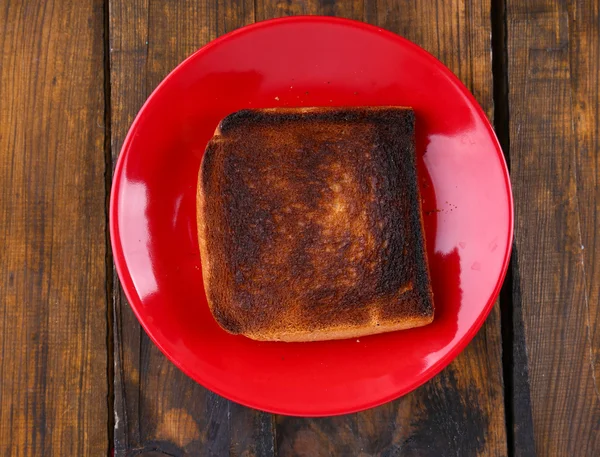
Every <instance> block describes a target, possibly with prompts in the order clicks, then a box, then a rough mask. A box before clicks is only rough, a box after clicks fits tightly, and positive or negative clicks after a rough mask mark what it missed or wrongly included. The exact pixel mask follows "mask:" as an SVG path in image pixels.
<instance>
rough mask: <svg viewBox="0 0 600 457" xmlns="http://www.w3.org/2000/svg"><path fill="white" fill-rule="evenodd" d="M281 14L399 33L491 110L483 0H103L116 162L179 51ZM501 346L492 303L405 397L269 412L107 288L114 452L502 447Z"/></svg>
mask: <svg viewBox="0 0 600 457" xmlns="http://www.w3.org/2000/svg"><path fill="white" fill-rule="evenodd" d="M289 14H335V15H340V16H344V17H349V18H354V19H359V20H366V21H368V22H371V23H375V24H379V25H381V26H382V27H385V28H388V29H390V30H393V31H395V32H398V33H400V34H402V35H404V36H406V37H408V38H409V39H412V40H413V41H415V42H416V43H418V44H420V45H422V46H424V47H425V48H426V49H428V50H429V51H430V52H432V53H433V54H434V55H436V56H438V57H439V58H440V59H441V60H442V61H443V62H444V63H446V64H447V65H448V66H450V68H451V69H453V70H454V72H455V73H457V74H458V76H459V77H460V78H461V79H462V80H463V81H464V82H465V84H466V85H467V86H468V87H469V88H470V89H471V90H472V91H473V92H474V94H475V95H476V97H477V98H478V100H479V101H480V103H481V104H482V106H483V107H484V109H485V110H486V112H487V113H488V115H491V113H492V106H493V103H492V72H491V54H490V52H491V51H490V46H491V43H490V16H489V14H490V4H489V2H485V1H483V2H466V1H458V0H455V1H452V2H435V1H432V0H424V1H420V2H414V3H411V4H410V5H409V4H408V3H406V2H400V1H391V2H384V1H378V2H364V3H363V2H362V1H353V2H346V1H344V2H342V1H339V2H336V1H333V2H332V1H327V2H325V1H323V2H317V1H302V2H301V1H287V2H276V1H265V0H258V1H256V2H252V1H244V2H233V1H219V2H218V4H216V3H215V2H214V1H208V0H206V1H189V0H188V1H183V2H154V1H150V0H145V1H140V0H138V1H136V2H129V1H124V0H111V1H110V47H111V53H110V62H111V100H112V116H111V119H112V143H111V144H112V151H113V159H116V157H117V155H118V151H119V150H120V148H121V145H122V141H123V139H124V137H125V134H126V132H127V129H128V128H129V126H130V124H131V122H132V121H133V118H134V116H135V113H136V112H137V111H138V109H139V108H140V106H141V105H142V103H143V101H144V100H145V98H146V97H147V96H148V95H149V93H150V92H151V91H152V89H153V88H154V87H155V86H156V85H157V84H158V83H159V82H160V80H161V79H162V78H163V77H164V76H165V75H166V74H167V73H168V72H169V71H170V70H171V69H172V68H173V67H174V66H175V65H176V64H177V63H179V62H180V61H181V60H182V59H183V58H185V57H186V56H187V55H189V54H190V53H191V52H193V51H194V50H195V49H197V48H198V47H200V46H202V45H203V44H205V43H207V42H208V41H210V40H211V39H213V38H215V37H216V36H218V35H220V34H222V33H224V32H227V31H230V30H233V29H234V28H237V27H239V26H242V25H245V24H247V23H251V22H253V21H255V20H262V19H267V18H271V17H278V16H283V15H289ZM500 354H501V341H500V329H499V313H498V309H497V308H495V309H494V311H493V312H492V315H491V316H490V318H489V319H488V321H487V323H486V324H485V326H484V328H483V330H482V331H481V332H480V333H479V335H478V336H477V337H476V338H475V340H474V341H473V343H472V344H471V345H470V346H469V347H468V348H467V350H466V351H465V352H464V353H463V354H462V355H461V356H460V357H459V358H458V359H457V360H456V361H455V362H454V363H453V364H452V365H451V366H450V367H448V368H447V369H446V370H445V371H444V372H443V373H442V374H441V375H440V376H438V377H437V378H436V379H435V380H433V381H431V382H430V383H428V384H427V385H425V386H424V387H422V388H420V389H418V390H417V391H416V392H414V393H413V394H411V395H408V396H406V397H405V398H403V399H400V400H398V401H395V402H392V403H389V404H387V405H384V406H381V407H379V408H376V409H373V410H370V411H367V412H364V413H359V414H353V415H348V416H342V417H337V418H326V419H299V418H290V417H283V416H270V415H267V414H263V413H259V412H255V411H253V410H250V409H247V408H244V407H242V406H239V405H236V404H234V403H231V402H229V401H227V400H224V399H222V398H220V397H218V396H216V395H214V394H212V393H210V392H207V391H206V390H205V389H203V388H202V387H200V386H198V385H196V384H195V383H194V382H193V381H191V380H189V379H188V378H187V377H185V376H184V375H183V374H181V373H180V372H179V371H178V370H177V369H176V368H174V367H173V366H172V365H171V363H170V362H168V361H167V360H166V359H165V358H164V356H163V355H162V354H161V353H160V352H159V351H158V349H156V347H155V346H154V345H153V344H152V343H151V342H150V341H149V340H148V338H147V337H146V336H145V334H144V333H143V331H141V329H140V327H139V325H138V324H137V321H136V320H135V317H134V316H133V313H132V312H131V310H130V308H129V305H128V304H127V303H126V301H125V298H124V296H123V295H122V293H121V292H120V291H119V290H118V288H117V287H115V359H116V360H115V362H116V373H115V414H116V417H117V425H116V430H115V442H116V455H117V456H122V455H128V453H131V452H133V451H134V450H138V451H139V450H141V449H145V450H146V451H150V450H153V452H160V451H161V450H162V451H163V452H165V453H169V454H171V455H193V456H195V455H228V454H229V455H261V456H262V455H281V456H287V455H306V456H319V455H403V456H414V455H419V456H445V455H461V456H471V455H473V456H475V455H486V456H504V455H506V441H505V428H504V403H503V392H502V370H501V360H500V359H501V355H500ZM361 453H362V454H361Z"/></svg>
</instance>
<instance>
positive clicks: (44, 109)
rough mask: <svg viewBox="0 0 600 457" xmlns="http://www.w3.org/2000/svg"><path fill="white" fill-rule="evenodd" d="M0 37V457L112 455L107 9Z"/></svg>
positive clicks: (55, 18)
mask: <svg viewBox="0 0 600 457" xmlns="http://www.w3.org/2000/svg"><path fill="white" fill-rule="evenodd" d="M0 30H1V31H2V33H1V34H0V192H1V196H0V240H1V241H0V246H1V247H2V248H1V249H0V278H1V279H0V284H1V286H0V362H1V363H0V455H3V456H48V455H65V456H67V455H68V456H75V455H77V456H102V455H107V453H108V451H109V446H110V444H109V440H108V420H109V418H108V403H107V393H108V382H107V377H106V372H107V345H106V328H107V315H106V313H107V297H106V290H105V286H106V242H105V228H106V216H105V198H106V189H105V180H104V172H105V156H104V131H105V127H104V94H103V88H104V79H103V46H102V37H103V3H102V1H100V0H82V1H51V0H48V1H46V2H8V1H0ZM74 36H76V37H77V39H73V37H74Z"/></svg>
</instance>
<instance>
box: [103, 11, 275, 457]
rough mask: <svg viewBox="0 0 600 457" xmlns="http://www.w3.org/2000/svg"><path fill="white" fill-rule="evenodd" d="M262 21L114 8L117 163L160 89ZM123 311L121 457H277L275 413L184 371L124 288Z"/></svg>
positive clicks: (118, 403)
mask: <svg viewBox="0 0 600 457" xmlns="http://www.w3.org/2000/svg"><path fill="white" fill-rule="evenodd" d="M253 20H254V4H253V2H252V1H244V2H235V1H233V0H219V1H218V2H216V1H214V0H211V1H191V0H186V1H181V2H153V1H149V0H138V1H135V2H131V1H128V0H111V1H110V47H111V51H110V62H111V101H112V113H111V121H112V124H111V133H112V141H111V149H112V155H113V163H116V159H117V157H118V153H119V151H120V149H121V145H122V143H123V140H124V138H125V135H126V133H127V130H128V129H129V126H130V125H131V123H132V121H133V119H134V117H135V115H136V113H137V111H138V110H139V108H140V107H141V106H142V104H143V102H144V100H145V99H146V98H147V97H148V95H150V93H151V92H152V90H153V89H154V88H155V87H156V86H157V85H158V83H159V82H160V81H161V80H162V79H163V78H164V77H165V76H166V75H167V74H168V73H169V72H170V71H171V70H172V69H173V68H174V67H175V66H176V65H177V64H178V63H179V62H180V61H182V60H183V59H184V58H186V57H187V56H188V55H190V54H191V53H192V52H194V51H195V50H196V49H198V48H200V47H201V46H203V45H204V44H206V43H208V42H209V41H210V40H212V39H214V38H216V37H217V36H218V35H220V34H223V33H225V32H227V31H230V30H233V29H235V28H238V27H240V26H242V25H245V24H248V23H251V22H252V21H253ZM115 284H118V278H116V275H115ZM114 308H115V326H114V329H115V330H114V346H115V367H116V368H115V421H116V424H115V456H117V457H118V456H125V455H132V453H136V454H135V455H137V454H138V453H139V454H142V455H177V456H179V455H190V456H196V455H215V456H221V455H260V456H268V455H272V453H273V446H274V445H273V434H272V426H271V417H270V415H268V414H265V413H261V412H258V411H255V410H252V409H249V408H245V407H243V406H240V405H238V404H235V403H232V402H230V401H228V400H225V399H223V398H221V397H219V396H218V395H216V394H213V393H212V392H209V391H207V390H206V389H204V388H203V387H201V386H199V385H198V384H196V383H195V382H194V381H192V380H191V379H189V378H188V377H186V376H185V375H184V374H182V373H181V372H180V371H179V370H178V369H177V368H175V367H174V366H173V365H172V364H171V363H170V362H169V361H168V360H167V359H166V358H165V357H164V356H163V354H162V353H161V352H160V351H159V350H158V349H157V348H156V346H154V344H152V342H150V340H149V339H148V337H147V336H146V334H145V333H144V332H143V331H142V329H141V328H140V326H139V324H138V322H137V320H136V318H135V316H134V315H133V312H132V311H131V309H130V307H129V305H128V304H127V301H126V299H125V297H124V295H123V293H122V291H121V290H120V289H119V287H115V294H114Z"/></svg>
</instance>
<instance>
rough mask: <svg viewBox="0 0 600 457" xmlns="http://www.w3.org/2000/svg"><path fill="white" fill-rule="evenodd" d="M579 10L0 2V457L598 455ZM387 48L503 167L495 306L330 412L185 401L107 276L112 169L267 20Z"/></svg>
mask: <svg viewBox="0 0 600 457" xmlns="http://www.w3.org/2000/svg"><path fill="white" fill-rule="evenodd" d="M598 10H599V7H598V0H578V1H574V0H572V1H561V2H558V3H556V2H553V1H550V0H528V1H517V0H508V1H504V0H498V1H496V0H494V1H491V2H490V0H487V1H486V0H447V1H446V0H444V1H439V0H411V1H408V0H377V1H367V0H354V1H335V0H328V1H326V0H323V1H317V0H304V1H299V0H287V1H276V0H243V1H242V0H240V1H233V0H181V1H174V0H171V1H167V0H161V1H159V0H77V1H75V0H47V1H42V0H38V1H37V2H36V1H33V0H31V1H18V0H14V1H10V0H0V192H1V197H0V240H1V242H0V329H1V333H0V360H1V362H0V455H1V456H49V455H56V456H106V455H111V452H112V450H113V449H114V453H115V455H116V456H148V457H149V456H226V455H232V456H246V457H248V456H292V455H297V456H363V457H365V456H371V455H378V456H379V455H380V456H406V457H412V456H424V457H439V456H459V457H462V456H465V457H469V456H515V457H518V456H533V455H538V456H569V457H575V456H596V455H600V390H599V389H600V385H599V380H598V375H599V373H598V372H599V371H600V330H599V328H600V305H599V297H600V235H597V233H598V232H600V187H599V186H600V147H599V137H600V131H599V126H600V96H599V95H598V94H599V85H600V76H599V75H600V36H599V29H600V16H599V11H598ZM294 14H326V15H339V16H344V17H348V18H354V19H358V20H363V21H366V22H370V23H373V24H377V25H379V26H381V27H384V28H386V29H389V30H391V31H394V32H397V33H399V34H401V35H403V36H405V37H406V38H408V39H410V40H412V41H414V42H415V43H417V44H419V45H421V46H422V47H424V48H425V49H427V50H428V51H430V52H431V53H433V54H434V55H436V56H437V57H438V58H439V59H440V60H441V61H442V62H444V63H445V64H446V65H447V66H449V67H450V68H451V69H452V70H453V71H454V72H455V73H456V74H457V75H458V77H459V78H460V79H461V80H462V81H463V82H464V83H465V84H466V85H467V87H468V88H469V89H470V90H471V91H472V92H473V93H474V94H475V97H476V98H477V100H478V101H479V103H480V104H481V105H482V107H483V108H484V110H485V111H486V113H487V115H488V116H489V117H490V119H493V121H494V125H495V128H496V131H497V133H498V136H499V138H500V140H501V142H502V144H503V148H504V150H505V152H506V158H507V161H508V163H509V165H510V170H511V175H512V183H513V190H514V198H515V210H516V223H515V234H516V235H515V244H514V253H513V259H512V264H511V268H510V272H509V275H508V278H507V280H506V283H505V286H504V288H503V290H502V293H501V296H500V299H499V305H497V306H496V307H495V308H494V310H493V312H492V314H491V315H490V317H489V318H488V320H487V322H486V324H485V325H484V327H483V329H482V330H481V331H480V332H479V334H478V335H477V336H476V338H475V339H474V340H473V342H472V343H471V344H470V345H469V346H468V348H467V349H466V350H465V351H464V353H462V354H461V355H460V356H459V357H458V358H457V359H456V360H455V361H454V362H453V363H452V364H451V365H450V366H449V367H448V368H446V369H445V370H444V371H443V372H442V373H441V374H440V375H438V376H437V377H435V378H434V379H433V380H432V381H430V382H428V383H427V384H426V385H424V386H423V387H421V388H419V389H417V390H416V391H414V392H413V393H411V394H410V395H407V396H405V397H404V398H401V399H399V400H396V401H394V402H391V403H388V404H386V405H384V406H381V407H378V408H375V409H372V410H369V411H365V412H362V413H358V414H351V415H347V416H342V417H333V418H323V419H306V418H293V417H284V416H275V415H270V414H266V413H261V412H258V411H254V410H251V409H248V408H245V407H242V406H239V405H237V404H235V403H232V402H230V401H228V400H225V399H223V398H221V397H219V396H217V395H215V394H213V393H211V392H209V391H207V390H206V389H204V388H202V387H200V386H199V385H197V384H196V383H194V382H193V381H191V380H190V379H188V378H187V377H186V376H185V375H183V374H182V373H181V372H180V371H179V370H178V369H176V368H175V367H174V366H173V365H172V364H171V363H170V362H169V361H168V360H166V359H165V357H164V356H163V355H162V354H161V352H160V351H159V350H158V349H157V348H156V347H155V346H154V345H153V344H152V343H151V342H150V341H149V339H148V337H147V336H146V335H145V334H144V332H143V331H142V330H141V329H140V326H139V324H138V322H137V321H136V319H135V317H134V316H133V313H132V311H131V309H130V308H129V305H128V304H127V302H126V300H125V298H124V296H123V294H122V292H121V290H120V287H119V282H118V279H117V277H116V275H115V273H114V269H113V263H112V258H111V252H110V248H109V243H108V235H107V199H108V194H109V188H110V184H111V176H112V169H113V166H114V164H115V161H116V158H117V156H118V154H119V150H120V148H121V145H122V142H123V139H124V137H125V134H126V132H127V129H128V128H129V126H130V124H131V122H132V120H133V118H134V116H135V114H136V113H137V111H138V109H139V108H140V106H141V105H142V103H143V102H144V100H145V99H146V97H147V96H148V95H149V94H150V92H151V91H152V90H153V89H154V88H155V87H156V85H157V84H158V83H159V82H160V81H161V79H162V78H163V77H164V76H165V75H166V74H167V73H169V71H170V70H171V69H173V67H175V66H176V65H177V64H178V63H179V62H180V61H181V60H182V59H184V58H185V57H186V56H188V55H189V54H191V53H192V52H193V51H195V50H196V49H198V48H199V47H200V46H202V45H204V44H206V43H208V42H209V41H210V40H212V39H214V38H215V37H217V36H219V35H221V34H223V33H225V32H228V31H230V30H233V29H235V28H237V27H240V26H243V25H245V24H249V23H251V22H254V21H259V20H263V19H267V18H271V17H277V16H285V15H294Z"/></svg>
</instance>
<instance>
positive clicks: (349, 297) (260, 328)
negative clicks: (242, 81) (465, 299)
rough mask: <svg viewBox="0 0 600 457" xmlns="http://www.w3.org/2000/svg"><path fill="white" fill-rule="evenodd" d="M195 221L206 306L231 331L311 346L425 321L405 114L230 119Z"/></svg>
mask: <svg viewBox="0 0 600 457" xmlns="http://www.w3.org/2000/svg"><path fill="white" fill-rule="evenodd" d="M197 222H198V238H199V245H200V254H201V261H202V273H203V281H204V287H205V291H206V296H207V299H208V304H209V307H210V310H211V312H212V314H213V316H214V318H215V319H216V321H217V322H218V323H219V325H220V326H221V327H222V328H223V329H225V330H226V331H228V332H230V333H234V334H243V335H245V336H247V337H249V338H252V339H256V340H269V341H316V340H327V339H341V338H350V337H359V336H363V335H369V334H374V333H382V332H387V331H392V330H400V329H407V328H411V327H418V326H422V325H426V324H428V323H430V322H432V320H433V315H434V306H433V294H432V291H431V284H430V278H429V271H428V265H427V257H426V252H425V239H424V231H423V220H422V209H421V200H420V195H419V188H418V181H417V168H416V158H415V146H414V113H413V111H412V110H411V109H410V108H401V107H364V108H275V109H259V110H243V111H238V112H236V113H234V114H231V115H229V116H227V117H226V118H224V119H223V120H222V121H221V123H220V124H219V127H218V128H217V130H216V132H215V135H214V136H213V138H212V139H211V140H210V141H209V143H208V145H207V148H206V151H205V154H204V157H203V159H202V164H201V167H200V173H199V179H198V189H197Z"/></svg>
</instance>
